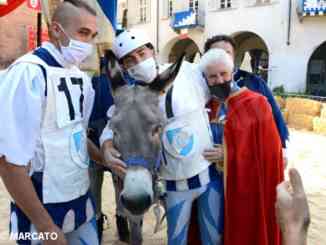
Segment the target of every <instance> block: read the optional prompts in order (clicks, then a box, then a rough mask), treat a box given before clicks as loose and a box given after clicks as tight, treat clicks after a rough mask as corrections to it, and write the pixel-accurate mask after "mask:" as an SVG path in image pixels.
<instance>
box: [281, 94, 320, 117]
mask: <svg viewBox="0 0 326 245" xmlns="http://www.w3.org/2000/svg"><path fill="white" fill-rule="evenodd" d="M321 106H322V103H321V102H318V101H315V100H310V99H301V98H287V99H286V109H287V110H288V111H289V112H290V113H294V114H305V115H309V116H314V117H316V116H319V115H320V111H321Z"/></svg>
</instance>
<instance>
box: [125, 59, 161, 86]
mask: <svg viewBox="0 0 326 245" xmlns="http://www.w3.org/2000/svg"><path fill="white" fill-rule="evenodd" d="M127 71H128V73H129V75H130V76H131V77H132V78H133V79H135V80H137V81H141V82H145V83H151V82H152V81H153V80H154V79H155V78H156V76H157V74H158V67H157V64H156V61H155V59H154V58H153V57H151V58H148V59H146V60H144V61H143V62H141V63H139V64H137V65H135V66H133V67H131V68H129V69H128V70H127Z"/></svg>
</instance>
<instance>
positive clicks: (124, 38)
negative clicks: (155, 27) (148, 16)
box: [112, 29, 151, 59]
mask: <svg viewBox="0 0 326 245" xmlns="http://www.w3.org/2000/svg"><path fill="white" fill-rule="evenodd" d="M148 43H151V40H150V39H149V37H148V35H147V34H146V32H144V31H142V30H139V29H130V30H127V31H124V32H122V33H120V35H118V36H117V37H116V39H115V40H114V42H113V47H112V50H113V53H114V54H115V56H117V58H118V59H121V58H123V57H124V56H125V55H127V54H129V53H130V52H132V51H134V50H135V49H137V48H139V47H141V46H144V45H146V44H148Z"/></svg>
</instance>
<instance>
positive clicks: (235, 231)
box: [224, 89, 284, 245]
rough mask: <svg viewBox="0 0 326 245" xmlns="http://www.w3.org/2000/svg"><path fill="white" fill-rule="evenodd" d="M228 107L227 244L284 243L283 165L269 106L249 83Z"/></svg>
mask: <svg viewBox="0 0 326 245" xmlns="http://www.w3.org/2000/svg"><path fill="white" fill-rule="evenodd" d="M227 108H228V114H227V118H226V124H225V127H224V140H225V145H226V159H227V160H226V166H225V168H226V172H225V178H226V179H225V183H226V186H225V188H226V189H225V232H224V245H239V244H241V245H280V244H281V233H280V229H279V227H278V225H277V224H276V216H275V201H276V186H277V184H279V183H280V182H282V181H283V177H284V176H283V171H284V167H283V156H282V145H281V140H280V137H279V134H278V131H277V127H276V125H275V122H274V119H273V114H272V110H271V107H270V105H269V104H268V102H267V100H266V98H265V97H263V96H262V95H259V94H256V93H254V92H252V91H249V90H247V89H245V90H241V91H240V92H239V93H238V94H237V95H235V96H233V97H231V98H230V99H229V101H228V104H227Z"/></svg>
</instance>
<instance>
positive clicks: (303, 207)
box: [276, 169, 310, 245]
mask: <svg viewBox="0 0 326 245" xmlns="http://www.w3.org/2000/svg"><path fill="white" fill-rule="evenodd" d="M289 176H290V182H288V181H284V182H282V183H281V184H279V185H278V186H277V201H276V217H277V221H278V223H279V225H280V227H281V230H282V233H283V237H284V241H285V244H286V245H287V244H289V245H290V244H291V245H292V244H298V245H299V244H300V245H301V244H305V240H306V235H307V231H308V226H309V223H310V214H309V206H308V201H307V197H306V194H305V192H304V189H303V184H302V180H301V177H300V174H299V172H298V171H297V170H296V169H290V171H289Z"/></svg>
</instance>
